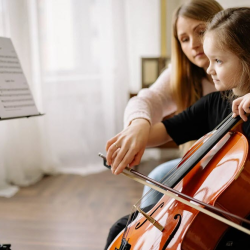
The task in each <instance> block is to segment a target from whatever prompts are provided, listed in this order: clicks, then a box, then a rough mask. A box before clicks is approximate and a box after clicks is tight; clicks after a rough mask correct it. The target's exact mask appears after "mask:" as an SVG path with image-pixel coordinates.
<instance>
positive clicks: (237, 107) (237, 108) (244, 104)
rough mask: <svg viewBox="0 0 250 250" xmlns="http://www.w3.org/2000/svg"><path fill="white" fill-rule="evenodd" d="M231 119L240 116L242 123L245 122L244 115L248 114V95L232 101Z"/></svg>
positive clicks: (249, 99)
mask: <svg viewBox="0 0 250 250" xmlns="http://www.w3.org/2000/svg"><path fill="white" fill-rule="evenodd" d="M232 111H233V117H236V116H238V115H239V116H240V117H241V118H242V120H243V121H247V116H246V114H249V113H250V94H246V95H244V96H242V97H239V98H237V99H235V100H234V101H233V105H232Z"/></svg>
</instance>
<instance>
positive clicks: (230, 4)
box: [217, 0, 250, 8]
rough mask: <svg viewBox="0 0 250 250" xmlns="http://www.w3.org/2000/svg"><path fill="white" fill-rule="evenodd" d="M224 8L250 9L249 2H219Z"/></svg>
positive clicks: (238, 0)
mask: <svg viewBox="0 0 250 250" xmlns="http://www.w3.org/2000/svg"><path fill="white" fill-rule="evenodd" d="M217 1H218V2H219V3H220V4H221V5H222V7H223V8H231V7H249V6H250V1H249V0H237V1H235V0H217Z"/></svg>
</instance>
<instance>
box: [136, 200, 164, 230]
mask: <svg viewBox="0 0 250 250" xmlns="http://www.w3.org/2000/svg"><path fill="white" fill-rule="evenodd" d="M163 206H164V202H162V203H161V204H160V205H159V206H158V207H157V208H156V209H155V210H154V211H153V212H152V213H151V214H150V216H152V215H153V214H154V213H155V212H156V211H157V210H158V209H159V208H163ZM146 221H147V219H145V220H144V221H143V222H142V223H141V222H139V223H137V225H136V226H135V229H136V230H137V229H139V228H140V227H141V226H142V225H144V224H145V223H146Z"/></svg>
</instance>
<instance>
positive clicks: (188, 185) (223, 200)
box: [108, 129, 250, 250]
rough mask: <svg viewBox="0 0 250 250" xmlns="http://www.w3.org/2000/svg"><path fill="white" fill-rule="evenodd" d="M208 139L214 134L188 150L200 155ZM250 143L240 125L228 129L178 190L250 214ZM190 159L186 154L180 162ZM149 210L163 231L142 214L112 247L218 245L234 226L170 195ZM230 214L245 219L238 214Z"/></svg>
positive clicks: (203, 249)
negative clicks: (123, 244)
mask: <svg viewBox="0 0 250 250" xmlns="http://www.w3.org/2000/svg"><path fill="white" fill-rule="evenodd" d="M208 138H209V135H206V136H204V137H202V138H201V139H200V140H199V141H197V142H196V144H194V145H193V147H191V149H190V150H189V152H187V155H188V154H189V155H190V154H194V153H195V151H196V150H197V148H199V147H201V146H202V145H203V144H204V143H205V142H206V140H207V139H208ZM248 147H249V142H248V140H247V138H246V137H245V136H244V135H243V134H242V133H241V132H238V130H236V129H235V130H231V131H230V132H227V133H226V134H225V135H224V137H223V138H222V139H221V140H220V141H219V142H218V143H217V144H216V145H215V146H214V147H213V148H212V149H211V150H210V151H209V153H207V154H206V155H205V157H203V158H202V160H200V161H199V162H198V164H196V165H195V166H194V167H193V168H192V170H191V171H190V172H188V174H187V175H186V176H185V177H184V178H183V179H182V180H181V181H180V182H179V183H178V184H177V185H175V187H174V189H175V190H178V191H180V192H182V193H184V194H187V195H189V196H191V197H194V198H196V199H198V200H200V201H203V202H205V203H207V204H210V205H213V206H215V207H218V208H220V209H223V210H225V211H228V212H231V213H233V214H236V215H238V216H241V217H244V218H245V217H247V216H248V215H249V214H250V195H249V194H250V157H249V150H248ZM187 159H188V157H184V158H183V160H182V161H181V163H179V166H178V167H181V165H182V164H183V163H184V162H185V161H186V160H187ZM147 214H148V215H150V216H151V217H153V218H154V219H155V220H156V221H157V222H158V223H160V224H161V225H162V226H163V227H164V229H163V231H160V230H159V229H158V228H156V227H155V226H154V225H153V224H152V223H150V222H149V221H147V220H146V219H145V217H144V216H143V215H142V214H140V213H139V214H138V215H137V216H136V218H135V219H134V220H133V221H132V222H131V223H130V224H129V225H128V226H127V228H126V229H125V231H122V232H121V233H120V234H119V235H118V236H117V237H116V239H115V240H114V241H113V242H112V244H111V245H110V246H109V248H108V249H109V250H118V249H119V250H127V249H128V250H132V249H133V250H150V249H152V250H153V249H154V250H158V249H159V250H164V249H171V250H212V249H213V250H215V249H218V248H217V247H218V246H219V244H220V242H221V240H222V239H223V236H224V235H225V233H226V232H227V231H228V230H229V228H230V227H229V226H228V225H226V224H224V223H222V222H220V221H217V220H216V219H214V218H212V217H210V216H208V215H206V214H203V213H201V212H199V211H197V210H196V209H194V208H192V207H189V206H187V205H185V204H183V203H181V202H179V201H177V200H175V199H173V198H170V197H168V196H167V195H164V196H163V197H162V198H161V199H160V200H159V202H158V203H157V204H156V205H155V206H154V207H153V208H152V209H151V210H150V211H148V212H147ZM226 218H227V217H226ZM227 219H229V220H231V221H233V222H235V223H237V224H241V222H240V221H238V220H236V219H233V218H227ZM122 241H123V242H124V241H125V242H127V245H126V247H123V246H122ZM249 243H250V242H249ZM228 244H230V243H228ZM231 244H232V243H231ZM226 249H227V248H226ZM232 249H234V248H232ZM237 249H238V248H237ZM246 249H250V248H246ZM240 250H244V249H240Z"/></svg>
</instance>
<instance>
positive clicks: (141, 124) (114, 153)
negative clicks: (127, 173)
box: [106, 118, 151, 175]
mask: <svg viewBox="0 0 250 250" xmlns="http://www.w3.org/2000/svg"><path fill="white" fill-rule="evenodd" d="M150 127H151V125H150V123H149V122H148V121H147V120H145V119H143V118H141V119H135V120H133V121H132V122H131V124H130V125H129V126H128V127H127V128H125V129H124V130H123V131H122V132H120V133H119V134H117V135H116V136H115V137H113V138H111V139H110V140H109V141H108V142H107V144H106V151H107V155H106V158H107V164H108V165H111V171H112V173H113V174H116V175H117V174H120V173H121V172H122V171H123V169H124V168H125V167H126V166H128V165H129V167H133V166H135V165H138V164H139V163H140V161H141V157H142V155H143V153H144V150H145V148H146V145H147V142H148V138H149V132H150Z"/></svg>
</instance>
